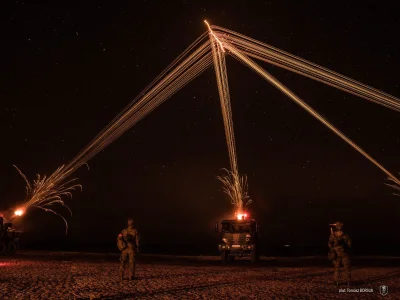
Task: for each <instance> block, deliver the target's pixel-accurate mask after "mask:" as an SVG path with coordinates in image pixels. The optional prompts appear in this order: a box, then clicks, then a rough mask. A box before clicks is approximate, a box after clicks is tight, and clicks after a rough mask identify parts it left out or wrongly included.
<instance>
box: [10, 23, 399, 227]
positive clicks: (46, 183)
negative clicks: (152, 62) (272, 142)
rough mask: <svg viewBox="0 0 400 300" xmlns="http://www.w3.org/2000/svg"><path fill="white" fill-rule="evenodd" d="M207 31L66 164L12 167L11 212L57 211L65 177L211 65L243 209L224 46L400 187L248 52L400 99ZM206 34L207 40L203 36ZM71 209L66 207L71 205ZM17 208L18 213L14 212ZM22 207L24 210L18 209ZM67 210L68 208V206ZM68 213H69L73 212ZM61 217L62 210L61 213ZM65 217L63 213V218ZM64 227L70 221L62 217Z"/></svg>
mask: <svg viewBox="0 0 400 300" xmlns="http://www.w3.org/2000/svg"><path fill="white" fill-rule="evenodd" d="M204 23H205V24H206V25H207V28H208V34H207V32H205V33H204V34H202V35H201V36H200V37H199V38H198V39H197V40H196V41H195V42H194V43H192V44H191V45H190V46H189V47H188V48H187V49H186V50H185V51H184V52H183V53H182V54H181V55H179V56H178V57H177V58H176V59H175V60H174V61H173V62H172V63H171V64H170V65H169V66H168V67H167V68H166V69H165V70H164V71H163V72H161V74H160V75H159V76H158V77H157V78H156V79H155V80H154V81H153V82H152V83H151V84H150V85H148V86H147V87H146V88H145V89H144V90H143V91H142V92H141V93H140V94H139V95H138V96H137V97H136V98H135V99H134V100H133V101H132V102H131V103H130V104H129V105H127V106H126V107H125V108H124V109H123V110H122V111H121V112H120V113H119V114H118V115H117V116H116V117H115V118H114V119H113V120H112V121H111V122H110V123H109V124H108V125H107V126H106V127H105V128H104V129H103V130H101V131H100V133H99V134H98V135H97V136H96V137H95V138H94V139H93V140H92V141H91V142H90V143H89V144H88V145H87V146H86V147H84V148H83V149H82V150H81V151H80V152H79V153H78V155H76V156H75V158H73V159H72V160H71V161H70V163H69V164H67V165H66V166H64V165H63V166H61V167H59V168H58V169H57V170H56V171H55V172H54V173H52V174H51V175H50V176H49V177H46V176H43V177H41V176H40V175H37V179H36V180H33V182H32V183H30V182H29V181H28V180H27V178H26V176H25V175H24V174H23V173H22V172H21V171H20V170H19V169H18V168H17V167H15V168H16V169H17V170H18V172H19V173H20V175H21V176H22V177H23V178H24V180H25V182H26V192H27V201H26V202H25V203H23V204H22V205H20V206H19V209H18V210H17V211H15V216H21V215H23V214H24V213H25V212H26V211H27V210H28V209H30V208H31V207H38V208H40V209H43V210H45V211H47V212H52V213H54V214H56V215H59V214H58V213H57V212H55V211H54V210H52V209H50V208H49V206H52V205H54V204H60V205H62V206H65V207H66V208H67V209H68V210H69V208H68V207H67V206H66V205H65V203H64V201H63V200H62V198H63V197H64V196H69V197H71V196H72V195H71V192H72V191H73V190H75V189H76V188H78V187H80V188H82V187H81V186H80V185H78V184H75V183H74V181H75V180H76V179H72V180H67V178H68V177H69V176H71V175H72V174H73V173H74V172H75V171H76V170H77V169H78V168H80V167H81V166H82V165H84V164H86V163H87V162H88V161H89V160H90V159H91V158H93V157H94V156H95V155H96V154H98V153H99V152H100V151H102V150H103V149H104V148H106V147H107V146H108V145H110V144H111V143H112V142H114V141H115V140H116V139H118V138H119V137H120V136H121V135H122V134H124V133H125V132H126V131H127V130H128V129H130V128H131V127H132V126H134V125H135V124H136V123H137V122H139V121H140V120H142V119H143V118H145V117H146V116H147V115H148V114H150V113H151V112H152V111H153V110H155V109H156V108H157V107H158V106H159V105H161V104H162V103H164V102H165V101H166V100H167V99H169V98H170V97H171V96H173V95H174V94H175V93H176V92H178V91H179V90H180V89H182V88H183V87H184V86H186V85H187V84H188V83H189V82H190V81H192V80H193V79H195V78H196V77H197V76H199V75H200V74H201V73H202V72H203V71H205V70H206V69H208V68H209V67H210V66H211V65H214V68H215V73H216V79H217V84H218V92H219V97H220V102H221V110H222V115H223V120H224V127H225V136H226V141H227V146H228V153H229V159H230V166H231V171H228V170H226V171H227V174H226V175H225V176H221V177H218V179H219V180H221V182H222V184H223V187H224V191H225V193H227V194H228V195H229V197H230V198H231V201H232V203H233V204H235V205H236V206H238V208H239V211H242V208H243V206H244V205H247V204H249V203H251V199H250V198H249V197H248V195H247V178H246V177H245V176H240V175H239V171H238V163H237V157H236V144H235V136H234V130H233V119H232V109H231V100H230V93H229V85H228V77H227V70H226V62H225V51H226V50H228V51H226V52H227V53H229V54H231V55H233V56H234V57H235V58H236V59H238V60H239V61H241V62H242V63H244V64H245V65H246V66H249V67H250V68H251V69H253V70H254V71H255V72H257V73H258V74H259V75H261V76H262V77H263V78H264V79H265V80H267V81H268V82H270V83H271V84H272V85H274V86H275V87H276V88H278V89H279V90H281V91H282V92H283V93H284V94H285V95H287V96H288V97H289V98H290V99H291V100H292V101H294V102H296V103H297V104H298V105H300V106H301V107H302V108H303V109H305V110H306V111H307V112H308V113H310V114H311V115H312V116H313V117H314V118H316V119H318V120H319V121H320V122H321V123H323V124H324V125H325V126H327V127H328V128H329V129H330V130H332V131H333V132H334V133H335V134H336V135H338V136H339V137H340V138H341V139H343V140H344V141H345V142H346V143H348V144H349V145H350V146H352V147H353V148H354V149H356V150H357V151H358V152H359V153H361V154H362V155H363V156H364V157H366V158H367V159H368V160H369V161H371V162H372V163H373V164H374V165H376V166H377V167H378V168H379V169H381V170H382V171H383V172H385V173H386V174H387V175H388V176H389V180H391V181H392V182H393V183H394V184H392V185H391V184H389V186H391V187H393V188H395V189H396V190H399V191H400V181H399V180H398V179H397V178H396V177H395V176H394V175H393V174H392V173H390V172H389V171H388V170H387V169H385V168H384V167H383V166H382V165H380V164H379V163H378V162H377V161H376V160H374V159H373V158H372V157H371V156H369V155H368V154H367V153H366V152H365V151H364V150H362V149H361V148H360V147H359V146H358V145H356V144H355V143H354V142H353V141H352V140H350V139H349V138H348V137H346V136H345V135H344V134H343V133H342V132H341V131H339V130H338V129H337V128H336V127H335V126H333V125H332V124H331V123H330V122H329V121H327V120H326V119H325V118H324V117H322V116H321V115H320V114H319V113H318V112H316V111H315V110H314V109H313V108H311V107H310V106H309V105H308V104H306V103H305V102H304V101H303V100H302V99H300V98H299V97H298V96H297V95H296V94H294V93H293V92H292V91H291V90H289V89H288V88H287V87H286V86H284V85H283V84H282V83H280V82H279V81H278V80H277V79H276V78H274V77H273V76H272V75H271V74H269V73H268V72H266V71H265V70H264V69H262V68H261V67H260V66H259V65H258V64H256V63H255V62H254V61H253V60H251V59H250V57H252V58H255V59H259V60H261V61H265V62H268V63H270V64H273V65H276V66H278V67H281V68H284V69H287V70H290V71H292V72H295V73H298V74H301V75H303V76H306V77H309V78H311V79H314V80H317V81H320V82H322V83H324V84H327V85H330V86H332V87H335V88H337V89H340V90H343V91H346V92H348V93H351V94H354V95H356V96H359V97H361V98H364V99H366V100H368V101H372V102H374V103H377V104H380V105H382V106H385V107H388V108H390V109H392V110H395V111H400V99H399V98H396V97H394V96H391V95H389V94H386V93H383V92H381V91H379V90H377V89H374V88H372V87H369V86H367V85H365V84H362V83H360V82H357V81H355V80H353V79H351V78H348V77H345V76H343V75H341V74H339V73H336V72H333V71H331V70H329V69H326V68H324V67H322V66H319V65H316V64H314V63H312V62H309V61H306V60H304V59H302V58H299V57H296V56H294V55H292V54H290V53H287V52H284V51H282V50H280V49H277V48H274V47H272V46H270V45H267V44H265V43H262V42H260V41H257V40H255V39H252V38H250V37H247V36H245V35H242V34H240V33H236V32H234V31H231V30H228V29H225V28H222V27H217V26H210V25H209V24H208V22H207V21H206V20H205V21H204ZM207 36H208V37H209V39H207V40H206V37H207ZM69 211H70V210H69ZM17 212H18V213H17ZM21 212H22V213H21ZM70 212H71V211H70ZM71 214H72V213H71ZM59 216H60V217H62V216H61V215H59ZM62 218H63V217H62ZM63 220H64V222H65V224H66V228H67V229H68V224H67V222H66V220H65V219H64V218H63Z"/></svg>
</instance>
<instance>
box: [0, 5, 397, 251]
mask: <svg viewBox="0 0 400 300" xmlns="http://www.w3.org/2000/svg"><path fill="white" fill-rule="evenodd" d="M55 2H56V1H44V2H43V3H42V4H33V3H28V1H22V0H18V1H2V3H1V4H0V25H1V26H0V32H1V45H2V46H1V48H0V54H1V55H0V61H1V68H0V69H1V71H0V76H1V78H0V99H1V106H0V134H1V137H2V142H1V153H2V155H1V157H0V178H2V181H1V189H0V199H1V200H0V209H2V210H6V209H9V208H10V207H14V206H15V205H16V204H18V203H19V201H21V200H22V199H23V198H24V182H23V180H22V179H21V178H20V177H19V175H18V174H17V172H16V171H15V170H14V169H13V167H12V165H13V164H15V165H17V166H18V167H19V168H20V169H21V170H22V171H23V172H24V173H26V174H27V176H28V177H29V178H33V177H34V176H35V174H37V173H40V174H50V173H51V172H52V171H54V170H55V169H56V168H57V167H58V166H60V165H62V164H65V163H67V162H68V161H69V160H70V159H72V158H73V157H74V156H75V155H76V154H77V153H78V152H79V151H80V150H81V149H82V148H83V147H84V146H85V145H86V144H87V143H88V142H89V141H90V140H91V139H92V138H93V137H94V136H95V135H96V134H97V133H98V132H99V131H100V130H101V129H102V128H103V127H104V126H106V125H107V124H108V122H109V121H111V120H112V119H113V118H114V116H115V115H116V114H118V113H119V111H121V110H122V109H123V108H124V107H125V106H126V105H127V104H128V103H129V102H130V101H131V100H132V99H133V98H134V97H135V96H136V95H137V94H139V93H140V92H141V90H142V89H143V88H144V87H146V86H147V85H148V84H149V83H150V82H151V81H152V80H153V79H154V78H155V77H156V76H157V75H158V74H159V73H160V72H161V71H162V70H163V69H164V68H165V67H166V66H167V65H168V64H169V63H170V62H171V61H172V60H173V59H174V58H175V57H177V56H178V55H179V54H180V53H181V52H182V51H183V50H185V48H186V47H187V46H188V45H190V44H191V43H192V42H193V41H194V40H195V39H196V38H197V37H198V36H199V35H200V34H202V33H203V32H204V31H205V30H206V28H205V26H204V23H203V20H204V19H207V20H208V21H209V22H210V23H212V24H215V25H218V26H222V27H225V28H228V29H231V30H234V31H237V32H240V33H243V34H245V35H247V36H250V37H253V38H255V39H258V40H260V41H263V42H265V43H268V44H270V45H273V46H275V47H278V48H280V49H282V50H285V51H287V52H290V53H292V54H294V55H297V56H300V57H302V58H304V59H307V60H309V61H312V62H314V63H317V64H320V65H323V66H325V67H327V68H329V69H331V70H334V71H336V72H339V73H341V74H343V75H346V76H349V77H350V78H353V79H355V80H358V81H360V82H363V83H365V84H367V85H370V86H372V87H374V88H377V89H380V90H382V91H384V92H386V93H389V94H391V95H394V96H397V97H400V82H399V76H398V67H399V66H400V42H399V39H398V38H397V35H398V32H399V30H400V19H399V18H398V16H397V15H396V13H397V11H398V10H399V8H400V7H399V4H393V3H392V4H390V5H389V4H386V5H382V4H379V2H378V1H364V2H363V3H362V6H360V5H359V4H356V3H355V2H353V1H346V3H341V2H338V1H336V2H330V3H329V4H327V2H325V1H316V2H313V1H306V2H307V4H300V3H299V2H300V1H254V3H253V1H252V4H251V5H250V4H248V3H246V2H245V1H242V2H237V3H236V2H235V1H234V3H231V2H222V1H218V2H216V3H213V4H207V3H205V2H203V3H201V2H193V1H171V2H169V1H168V2H167V1H163V2H162V3H161V1H118V2H115V1H85V2H84V3H83V2H82V3H78V1H77V2H76V3H75V2H70V1H68V2H67V1H57V3H55ZM321 2H324V3H323V4H321ZM261 65H262V66H264V67H265V68H266V69H267V70H268V71H269V72H271V73H272V74H273V75H274V76H276V77H277V78H278V79H279V80H281V81H282V82H283V83H284V84H286V85H287V86H288V87H289V88H291V89H292V90H293V91H294V92H296V93H297V94H298V95H299V96H300V97H302V98H303V99H304V100H305V101H306V102H307V103H308V104H310V105H311V106H312V107H314V108H315V109H317V110H318V111H319V112H320V113H322V114H323V115H324V116H325V117H326V118H328V120H330V121H331V122H332V123H333V124H334V125H336V126H337V127H338V128H339V129H341V130H342V131H343V132H344V133H346V134H347V135H348V136H349V137H350V138H352V139H353V140H354V141H355V142H356V143H358V144H359V145H360V146H361V147H362V148H363V149H364V150H366V151H367V152H368V153H369V154H370V155H372V156H373V157H374V158H376V159H377V160H378V161H379V162H381V163H382V164H383V165H384V166H385V167H387V168H388V169H389V170H390V171H392V172H397V171H400V161H399V159H398V151H399V149H400V126H399V125H400V119H399V114H398V113H396V112H394V111H391V110H389V109H387V108H384V107H381V106H378V105H376V104H374V103H370V102H367V101H366V100H363V99H360V98H357V97H355V96H352V95H349V94H346V93H344V92H342V91H338V90H335V89H333V88H331V87H328V86H325V85H323V84H321V83H317V82H313V81H312V80H310V79H306V78H302V77H301V76H300V75H297V74H292V73H289V72H288V71H285V70H281V69H278V68H277V67H273V66H269V65H267V64H265V63H261ZM227 68H228V76H229V84H230V91H231V99H232V111H233V120H234V129H235V135H236V145H237V154H238V163H239V171H240V172H241V173H244V174H247V175H248V179H249V194H250V196H251V197H252V199H253V200H254V203H253V205H252V207H251V209H250V210H251V214H252V215H253V216H254V217H255V218H257V219H258V220H259V222H260V225H261V229H262V233H261V237H262V239H263V240H264V242H266V243H267V244H276V245H278V244H283V243H292V244H299V245H300V244H307V245H325V244H326V239H327V235H328V234H329V227H328V226H327V224H329V223H332V222H335V221H337V220H341V221H343V222H344V223H345V226H346V227H345V228H346V229H347V230H348V232H349V233H350V234H351V235H352V236H353V239H354V240H355V241H356V242H355V243H358V244H359V245H368V244H369V243H375V244H380V245H384V246H385V247H389V246H390V245H393V244H396V243H398V239H397V233H398V229H399V225H400V218H398V213H397V208H398V203H399V201H400V198H399V197H396V196H393V195H392V194H391V193H392V190H391V189H390V188H388V187H387V186H385V185H384V182H385V178H386V176H385V174H384V173H382V172H381V171H380V170H378V169H377V168H376V167H375V166H373V165H372V164H371V163H370V162H369V161H367V160H366V159H365V158H364V157H362V156H361V155H360V154H359V153H357V152H356V151H355V150H353V149H352V148H351V147H350V146H348V145H346V144H345V143H344V142H342V141H341V140H340V139H339V138H338V137H337V136H335V135H334V134H333V133H331V132H330V131H329V130H328V129H326V128H325V127H324V126H323V125H322V124H320V123H318V121H316V120H314V119H313V118H312V117H311V116H309V115H308V114H307V113H306V112H304V111H303V110H302V109H301V108H300V107H298V106H297V105H296V104H294V103H292V102H291V101H290V100H289V99H288V98H286V97H285V96H284V95H283V94H281V93H280V92H279V91H277V90H276V89H275V88H274V87H272V86H270V85H269V84H268V83H267V82H265V81H264V80H263V79H261V78H260V77H258V76H257V75H256V74H255V73H254V72H253V71H251V70H249V69H247V68H246V67H244V66H243V65H242V64H240V63H239V62H237V61H235V60H234V59H233V58H231V57H228V58H227ZM89 166H90V170H87V169H86V168H81V169H80V170H78V171H77V172H76V176H77V177H79V182H80V183H81V184H82V185H83V192H82V193H81V192H76V193H75V194H74V198H73V200H68V201H67V203H68V204H69V206H70V207H71V208H72V210H73V212H74V214H73V216H72V217H68V222H69V226H70V230H69V234H68V236H67V237H65V233H64V224H63V222H62V220H61V219H59V218H57V217H56V216H54V215H50V214H46V213H44V212H42V211H35V210H32V211H30V212H29V213H28V214H27V215H26V216H25V218H24V219H23V220H22V221H21V224H20V225H21V226H22V227H23V228H24V229H25V230H26V231H28V232H33V233H32V239H45V240H46V239H47V240H56V239H60V240H68V241H69V242H71V243H79V242H93V243H94V242H99V241H111V243H114V240H115V236H116V234H117V233H118V231H119V230H120V229H121V228H122V227H123V226H124V224H125V218H126V217H128V216H133V217H134V218H135V219H136V223H137V226H138V227H139V229H140V230H141V232H142V240H143V242H144V243H148V244H160V243H163V244H169V245H178V244H197V243H210V244H212V243H214V242H215V241H216V236H215V233H214V232H213V224H214V223H215V222H216V221H218V220H220V219H222V218H226V217H227V216H229V214H230V213H231V211H232V205H231V204H230V202H229V200H228V199H227V198H226V197H225V196H224V194H223V193H222V191H221V186H220V184H219V182H218V181H217V180H216V178H215V177H216V176H217V175H221V174H222V173H221V171H220V170H221V168H224V167H229V158H228V152H227V148H226V143H225V136H224V128H223V121H222V115H221V111H220V105H219V99H218V92H217V86H216V81H215V74H214V71H213V70H212V69H209V70H207V71H206V72H205V73H203V74H202V75H201V76H200V77H199V78H197V79H196V80H194V81H193V82H191V83H190V84H189V85H188V86H186V87H185V88H184V89H182V90H181V91H180V92H179V93H178V94H176V95H174V96H173V97H172V98H171V99H169V100H168V101H167V102H165V103H164V104H163V105H162V106H160V107H159V108H158V109H157V110H156V111H154V112H153V113H152V114H151V115H149V116H148V117H146V118H145V119H144V120H142V121H141V122H139V123H138V124H137V125H135V126H134V127H133V128H132V129H130V130H129V131H127V132H126V133H125V134H124V135H123V136H122V137H121V138H120V139H118V140H117V141H116V142H114V143H113V144H112V145H110V146H109V147H107V148H106V149H104V150H103V151H102V152H101V153H99V154H98V155H97V156H96V157H95V158H93V159H92V160H91V161H89ZM58 211H59V212H63V213H64V215H67V211H65V210H63V209H62V208H59V209H58Z"/></svg>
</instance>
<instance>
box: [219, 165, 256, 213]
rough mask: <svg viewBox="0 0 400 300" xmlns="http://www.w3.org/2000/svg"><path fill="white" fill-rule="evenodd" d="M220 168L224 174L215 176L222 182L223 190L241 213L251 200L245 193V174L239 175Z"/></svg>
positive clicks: (246, 188) (246, 186) (246, 187)
mask: <svg viewBox="0 0 400 300" xmlns="http://www.w3.org/2000/svg"><path fill="white" fill-rule="evenodd" d="M222 170H223V171H225V172H226V175H223V176H217V179H218V180H219V181H221V182H222V186H223V191H224V193H225V194H227V195H228V196H229V198H230V199H231V203H232V204H233V205H236V206H237V208H238V212H239V213H242V212H243V208H244V207H246V206H247V205H249V204H251V203H252V202H253V200H251V199H250V197H249V195H248V194H247V190H248V185H247V176H246V175H242V176H240V175H239V174H237V173H234V172H232V171H230V170H228V169H222Z"/></svg>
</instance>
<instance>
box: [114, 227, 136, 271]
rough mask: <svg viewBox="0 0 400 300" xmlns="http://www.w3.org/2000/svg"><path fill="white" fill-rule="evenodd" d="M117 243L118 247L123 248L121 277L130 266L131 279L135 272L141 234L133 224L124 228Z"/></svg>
mask: <svg viewBox="0 0 400 300" xmlns="http://www.w3.org/2000/svg"><path fill="white" fill-rule="evenodd" d="M117 244H118V248H119V249H120V250H121V249H122V251H121V257H120V261H121V265H120V277H121V279H123V275H124V273H125V271H126V268H127V267H128V271H129V279H132V278H133V276H134V274H135V254H136V252H138V250H139V234H138V232H137V230H136V229H135V228H134V227H133V225H131V226H128V228H126V229H124V230H122V233H121V234H120V235H119V236H118V241H117ZM120 246H121V247H120Z"/></svg>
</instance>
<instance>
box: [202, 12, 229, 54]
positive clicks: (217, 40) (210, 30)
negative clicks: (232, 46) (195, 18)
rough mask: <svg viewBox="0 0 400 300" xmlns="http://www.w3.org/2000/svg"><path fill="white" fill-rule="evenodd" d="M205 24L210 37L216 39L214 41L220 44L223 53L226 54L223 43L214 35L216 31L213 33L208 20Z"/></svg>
mask: <svg viewBox="0 0 400 300" xmlns="http://www.w3.org/2000/svg"><path fill="white" fill-rule="evenodd" d="M204 23H206V25H207V27H208V31H209V33H210V35H211V36H212V37H213V38H214V40H215V41H216V42H217V43H218V44H219V46H220V47H221V50H222V52H225V49H224V45H223V44H222V42H221V41H220V40H219V39H218V37H217V36H216V35H215V34H214V31H212V29H211V26H210V24H208V22H207V20H204Z"/></svg>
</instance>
